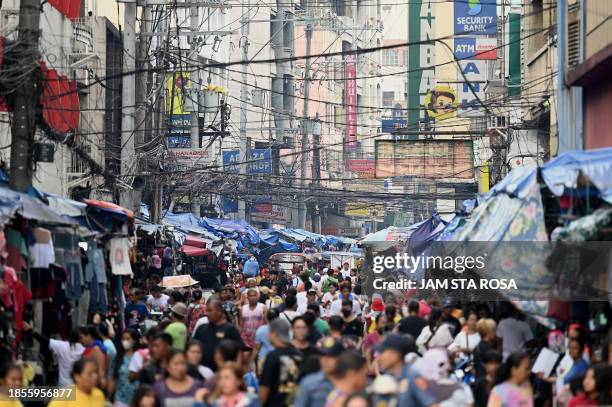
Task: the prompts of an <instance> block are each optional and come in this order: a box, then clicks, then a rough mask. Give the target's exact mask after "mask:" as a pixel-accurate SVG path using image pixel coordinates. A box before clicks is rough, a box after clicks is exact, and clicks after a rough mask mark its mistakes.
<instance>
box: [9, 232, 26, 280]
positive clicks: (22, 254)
mask: <svg viewBox="0 0 612 407" xmlns="http://www.w3.org/2000/svg"><path fill="white" fill-rule="evenodd" d="M6 251H7V253H8V257H7V259H6V265H7V266H10V267H12V268H14V269H15V270H17V271H21V270H23V269H26V268H28V263H27V261H26V259H27V258H28V256H29V254H30V253H29V252H28V245H27V244H26V241H25V239H24V238H23V235H22V234H21V232H19V231H18V230H15V229H13V228H7V229H6Z"/></svg>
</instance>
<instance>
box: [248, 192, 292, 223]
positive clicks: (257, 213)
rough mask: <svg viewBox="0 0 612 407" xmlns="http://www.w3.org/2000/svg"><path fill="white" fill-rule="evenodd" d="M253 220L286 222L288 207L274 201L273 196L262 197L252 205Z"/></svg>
mask: <svg viewBox="0 0 612 407" xmlns="http://www.w3.org/2000/svg"><path fill="white" fill-rule="evenodd" d="M250 213H251V221H253V222H265V223H276V224H286V223H287V221H288V214H287V208H286V207H285V206H282V205H277V204H274V203H273V202H272V199H271V198H261V199H259V200H258V201H257V202H254V203H253V204H252V205H251V209H250Z"/></svg>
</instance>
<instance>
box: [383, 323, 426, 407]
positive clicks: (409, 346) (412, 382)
mask: <svg viewBox="0 0 612 407" xmlns="http://www.w3.org/2000/svg"><path fill="white" fill-rule="evenodd" d="M414 347H415V345H414V339H412V343H411V337H409V336H403V335H400V334H389V335H387V337H386V338H385V339H384V340H383V341H382V342H381V343H380V344H379V345H378V346H377V347H376V348H375V349H376V352H377V353H378V357H377V359H376V361H377V363H378V368H379V369H380V371H382V372H385V373H388V374H390V375H391V376H393V377H394V378H395V380H397V382H398V388H399V393H398V404H397V405H398V406H415V407H425V406H433V405H435V398H434V396H433V395H432V394H431V392H430V391H428V383H427V381H426V380H425V379H424V378H423V377H421V375H420V374H419V373H418V372H417V371H416V370H415V369H414V368H412V367H411V366H406V365H405V363H404V357H405V356H406V355H407V354H408V353H409V352H411V351H413V350H414Z"/></svg>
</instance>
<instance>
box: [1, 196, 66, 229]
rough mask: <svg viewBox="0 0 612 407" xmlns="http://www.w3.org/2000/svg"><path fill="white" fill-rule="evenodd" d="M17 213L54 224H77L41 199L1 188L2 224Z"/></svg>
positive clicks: (27, 217)
mask: <svg viewBox="0 0 612 407" xmlns="http://www.w3.org/2000/svg"><path fill="white" fill-rule="evenodd" d="M15 213H18V214H20V215H21V216H23V217H24V218H26V219H30V220H36V221H38V222H42V223H48V224H54V225H77V224H78V222H76V221H75V220H73V219H70V218H69V217H64V216H61V215H60V214H59V213H57V212H55V211H54V210H53V209H51V208H50V207H48V206H47V205H45V204H44V203H43V202H42V201H40V200H39V199H36V198H34V197H32V196H30V195H28V194H24V193H21V192H17V191H13V190H12V189H8V188H0V224H4V223H6V222H8V221H9V220H10V219H11V218H12V217H13V216H15Z"/></svg>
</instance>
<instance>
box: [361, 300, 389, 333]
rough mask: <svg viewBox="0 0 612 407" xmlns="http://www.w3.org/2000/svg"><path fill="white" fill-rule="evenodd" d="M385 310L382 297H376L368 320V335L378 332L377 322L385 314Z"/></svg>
mask: <svg viewBox="0 0 612 407" xmlns="http://www.w3.org/2000/svg"><path fill="white" fill-rule="evenodd" d="M384 310H385V303H384V302H383V300H382V298H381V297H374V298H373V299H372V305H371V306H370V313H369V314H368V316H367V318H366V322H367V324H366V326H367V327H368V333H369V334H371V333H374V332H376V329H377V327H376V322H375V321H376V320H377V319H378V316H379V315H380V314H381V313H383V312H384Z"/></svg>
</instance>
